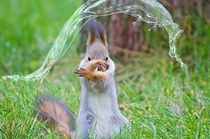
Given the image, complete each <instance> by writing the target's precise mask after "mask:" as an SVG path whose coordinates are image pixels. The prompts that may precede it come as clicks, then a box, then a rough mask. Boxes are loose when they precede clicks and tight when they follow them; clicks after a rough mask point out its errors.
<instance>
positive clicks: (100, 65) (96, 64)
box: [84, 60, 109, 72]
mask: <svg viewBox="0 0 210 139" xmlns="http://www.w3.org/2000/svg"><path fill="white" fill-rule="evenodd" d="M108 68H109V65H108V64H107V62H106V61H103V60H92V61H90V62H88V63H87V64H86V65H85V67H84V69H88V70H90V71H92V72H97V71H101V72H104V71H106V70H107V69H108Z"/></svg>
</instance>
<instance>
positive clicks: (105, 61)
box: [36, 20, 129, 139]
mask: <svg viewBox="0 0 210 139" xmlns="http://www.w3.org/2000/svg"><path fill="white" fill-rule="evenodd" d="M88 24H89V36H88V40H87V44H86V45H87V50H86V56H85V57H84V59H83V60H82V61H81V62H80V65H79V69H76V70H75V72H74V73H75V74H78V75H79V76H80V78H81V83H82V89H81V91H82V95H81V102H80V108H79V115H78V118H77V123H75V122H74V116H73V114H72V113H71V111H70V110H68V108H67V106H65V104H64V103H62V102H60V101H59V100H57V99H53V98H51V97H42V98H41V99H40V100H39V101H38V103H37V106H36V111H37V112H38V118H40V119H42V120H50V121H53V122H54V123H55V124H56V125H57V127H58V128H57V129H58V131H59V132H60V133H61V134H62V135H64V136H71V137H72V138H85V139H88V138H92V137H93V138H98V139H104V138H111V137H113V136H114V135H117V134H119V133H120V132H121V131H122V130H123V129H124V128H128V127H129V121H128V119H127V118H125V117H124V116H123V115H122V114H121V112H120V110H119V108H118V103H117V93H116V86H115V81H114V73H115V64H114V62H113V61H112V59H111V58H110V57H109V52H108V44H107V40H106V34H105V30H104V28H103V26H102V24H101V23H99V22H96V21H95V20H90V21H89V22H88ZM75 125H76V126H77V130H76V128H75Z"/></svg>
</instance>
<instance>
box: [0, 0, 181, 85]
mask: <svg viewBox="0 0 210 139" xmlns="http://www.w3.org/2000/svg"><path fill="white" fill-rule="evenodd" d="M105 6H106V7H105ZM117 13H124V14H127V15H131V16H133V17H135V18H136V22H133V24H134V25H135V24H137V23H138V22H140V21H142V22H146V23H148V24H150V25H152V26H153V27H156V26H158V27H165V29H166V31H167V32H168V35H169V47H170V50H169V55H170V56H171V57H172V58H175V59H176V60H177V61H178V62H179V63H180V64H181V67H184V66H185V64H184V63H183V62H182V60H181V59H180V58H179V55H178V54H177V53H176V47H175V42H176V40H177V39H178V37H179V35H180V34H181V33H182V32H183V31H182V30H180V29H179V26H178V25H177V24H176V23H174V22H173V20H172V17H171V15H170V14H169V12H168V11H167V10H166V9H165V8H164V7H163V6H162V5H161V4H160V3H158V2H157V1H156V0H138V1H132V0H130V1H129V2H127V3H117V1H116V0H89V1H87V2H86V3H84V4H83V5H82V6H80V7H79V8H78V9H77V10H76V11H75V13H74V14H73V16H72V17H70V18H69V19H68V20H67V22H66V23H65V24H64V26H63V28H62V29H61V31H60V33H59V35H58V37H57V38H56V40H55V41H54V43H53V45H52V47H51V49H50V51H49V53H48V54H47V56H46V58H45V60H44V62H43V64H42V65H41V67H40V68H39V69H38V70H36V71H35V72H33V73H31V74H29V75H26V76H20V75H12V76H3V77H2V79H4V80H6V79H7V78H9V79H12V80H14V81H16V80H19V79H24V80H40V81H41V82H42V80H43V78H44V77H45V76H46V75H47V74H48V73H49V71H50V69H51V67H52V65H53V64H54V63H55V62H56V61H57V60H58V59H59V58H61V57H62V56H63V55H64V54H65V53H66V51H67V50H68V48H69V47H70V46H71V44H72V42H73V40H74V38H75V36H76V35H77V33H78V32H79V31H80V30H81V28H82V27H83V26H84V25H85V24H86V23H84V24H82V25H80V24H81V23H82V22H81V21H82V20H83V19H90V18H96V17H99V16H108V15H112V14H117ZM87 22H88V20H87ZM70 38H71V40H69V39H70ZM67 42H70V43H68V44H67Z"/></svg>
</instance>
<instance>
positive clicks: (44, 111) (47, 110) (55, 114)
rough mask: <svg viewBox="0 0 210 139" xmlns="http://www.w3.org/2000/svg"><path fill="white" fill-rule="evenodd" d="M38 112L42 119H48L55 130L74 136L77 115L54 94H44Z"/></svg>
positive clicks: (64, 134) (38, 104)
mask: <svg viewBox="0 0 210 139" xmlns="http://www.w3.org/2000/svg"><path fill="white" fill-rule="evenodd" d="M36 112H37V113H38V118H39V119H40V120H43V121H46V120H48V123H49V125H50V128H53V130H54V131H55V132H59V133H60V134H61V135H63V136H73V134H74V131H75V117H74V115H73V114H72V112H71V111H70V110H69V109H68V107H67V106H66V105H65V104H64V103H63V102H61V101H60V100H58V99H56V98H53V97H52V96H49V95H46V96H42V97H41V99H40V100H39V101H38V103H37V105H36Z"/></svg>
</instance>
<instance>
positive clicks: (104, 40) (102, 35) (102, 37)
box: [100, 32, 107, 46]
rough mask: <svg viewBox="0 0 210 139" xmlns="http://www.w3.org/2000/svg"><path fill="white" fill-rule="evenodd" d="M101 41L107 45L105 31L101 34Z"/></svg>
mask: <svg viewBox="0 0 210 139" xmlns="http://www.w3.org/2000/svg"><path fill="white" fill-rule="evenodd" d="M100 38H101V42H102V43H103V44H104V45H105V46H107V40H106V34H105V32H104V33H103V34H100Z"/></svg>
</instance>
